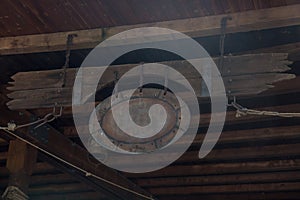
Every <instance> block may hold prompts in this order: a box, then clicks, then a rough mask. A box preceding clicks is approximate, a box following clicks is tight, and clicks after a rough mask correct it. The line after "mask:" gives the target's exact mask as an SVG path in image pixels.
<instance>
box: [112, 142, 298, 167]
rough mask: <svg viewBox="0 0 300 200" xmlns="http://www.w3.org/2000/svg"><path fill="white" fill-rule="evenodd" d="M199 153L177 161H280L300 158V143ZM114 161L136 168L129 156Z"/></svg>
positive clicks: (147, 162) (152, 161) (164, 155)
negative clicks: (199, 155)
mask: <svg viewBox="0 0 300 200" xmlns="http://www.w3.org/2000/svg"><path fill="white" fill-rule="evenodd" d="M176 153H177V152H173V151H172V152H164V153H161V154H157V157H159V159H157V157H156V158H153V159H147V160H144V161H143V163H142V165H141V166H140V167H143V166H145V167H149V166H152V165H157V164H159V163H160V160H164V159H166V158H167V157H170V156H173V155H175V154H176ZM198 154H199V152H198V151H188V152H185V153H184V154H183V155H182V156H181V157H180V158H179V159H178V160H177V161H176V163H177V164H183V163H184V164H188V163H203V162H229V161H230V162H232V161H239V160H243V161H245V160H257V159H261V160H262V159H275V158H277V159H279V158H288V157H299V155H300V143H297V144H280V145H268V146H261V145H259V146H249V147H236V148H226V149H213V150H212V151H211V152H210V153H209V154H208V155H207V156H206V157H205V158H202V159H199V157H198ZM110 159H114V160H115V161H114V164H116V165H118V166H122V167H123V168H125V169H127V170H129V169H130V168H133V167H135V165H133V164H132V161H133V158H132V157H130V156H128V155H123V156H122V159H120V157H117V156H116V157H110Z"/></svg>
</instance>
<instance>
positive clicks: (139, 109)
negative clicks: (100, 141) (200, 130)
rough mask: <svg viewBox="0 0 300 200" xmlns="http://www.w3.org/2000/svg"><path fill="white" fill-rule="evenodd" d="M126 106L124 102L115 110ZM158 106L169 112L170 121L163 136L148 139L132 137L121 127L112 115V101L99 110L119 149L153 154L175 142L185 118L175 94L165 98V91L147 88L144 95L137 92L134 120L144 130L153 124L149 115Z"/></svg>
mask: <svg viewBox="0 0 300 200" xmlns="http://www.w3.org/2000/svg"><path fill="white" fill-rule="evenodd" d="M124 104H125V101H121V102H119V103H118V104H116V105H113V106H115V107H116V109H118V108H117V107H122V106H124ZM154 104H160V105H161V106H163V107H164V108H165V110H166V112H167V120H166V123H165V125H164V127H163V128H162V130H161V131H160V132H159V133H157V134H156V135H154V136H152V137H148V138H138V137H131V136H129V135H128V134H126V133H125V132H123V131H122V130H121V129H120V128H119V127H118V125H117V124H116V122H115V120H114V118H113V114H112V108H111V97H109V98H107V99H105V100H104V101H103V102H101V103H100V104H99V105H98V106H97V108H98V111H97V117H98V120H99V123H100V126H101V127H102V129H103V132H104V134H105V135H106V136H107V137H108V138H109V139H110V140H111V142H112V143H114V144H115V145H117V146H118V147H119V148H121V149H124V150H126V151H130V152H151V151H154V150H155V149H158V148H163V147H164V146H165V145H167V144H168V143H169V142H170V141H171V140H172V139H173V138H174V136H175V135H176V133H177V130H178V127H179V124H180V115H181V114H180V112H181V111H180V108H179V102H178V101H177V99H176V96H175V95H174V94H173V93H171V92H167V93H166V94H164V90H161V89H149V88H144V89H143V90H142V92H141V93H140V92H139V91H136V92H135V93H134V95H133V96H132V97H131V100H130V102H129V105H130V114H131V117H132V120H133V121H134V122H135V123H136V124H138V125H140V126H145V125H147V124H149V123H150V118H149V116H148V112H149V109H150V107H151V106H152V105H154ZM104 145H105V144H104Z"/></svg>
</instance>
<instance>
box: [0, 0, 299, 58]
mask: <svg viewBox="0 0 300 200" xmlns="http://www.w3.org/2000/svg"><path fill="white" fill-rule="evenodd" d="M299 10H300V5H292V6H283V7H274V8H267V9H261V10H253V11H246V12H240V13H232V14H230V16H231V18H232V20H230V21H228V24H227V26H226V32H227V33H235V32H247V31H254V30H262V29H270V28H277V27H286V26H293V25H300V12H299ZM226 16H228V15H216V16H205V17H198V18H190V19H180V20H172V21H164V22H156V23H147V24H138V25H128V26H117V27H110V28H98V29H90V30H80V31H69V32H58V33H47V34H38V35H26V36H16V37H3V38H0V44H1V47H0V55H10V54H24V53H37V52H50V51H62V50H65V48H66V39H67V36H68V35H69V34H76V35H77V37H76V38H74V41H73V45H72V47H71V48H72V49H89V48H94V47H95V46H96V45H97V44H99V43H100V42H101V41H103V40H104V39H106V38H108V37H110V36H113V35H115V34H117V33H119V32H122V31H125V30H129V29H133V28H140V27H162V28H169V29H173V30H176V31H179V32H182V33H185V34H187V35H188V36H190V37H203V36H211V35H218V34H220V22H221V19H222V18H224V17H226ZM152 36H156V37H157V36H160V35H159V34H158V35H152ZM158 38H160V37H158ZM127 39H130V38H127ZM131 39H134V40H133V42H137V41H138V40H137V38H131ZM141 39H142V42H145V38H141Z"/></svg>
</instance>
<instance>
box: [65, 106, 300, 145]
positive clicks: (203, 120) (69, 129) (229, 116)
mask: <svg viewBox="0 0 300 200" xmlns="http://www.w3.org/2000/svg"><path fill="white" fill-rule="evenodd" d="M255 109H257V110H265V111H274V112H275V111H276V112H299V111H300V104H288V105H275V106H267V107H259V108H255ZM65 114H66V115H69V116H72V111H71V110H67V111H66V112H65ZM76 114H81V115H82V116H83V117H84V116H86V117H89V116H87V113H84V110H83V112H82V113H76ZM210 119H211V114H210V113H202V114H200V123H199V124H195V125H197V126H198V125H199V127H207V126H208V125H209V123H210ZM273 119H277V117H270V116H256V115H247V116H242V117H236V111H227V112H226V121H225V125H233V124H242V123H250V122H263V121H268V120H273ZM63 128H64V133H65V134H66V135H67V136H69V137H77V136H78V133H77V129H76V128H75V127H74V126H73V125H72V126H65V127H63ZM77 128H78V130H79V131H80V130H88V129H87V127H86V125H81V126H78V127H77ZM278 130H280V129H278ZM295 134H296V132H295ZM199 137H201V136H199ZM199 139H200V140H201V138H199Z"/></svg>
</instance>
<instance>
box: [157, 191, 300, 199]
mask: <svg viewBox="0 0 300 200" xmlns="http://www.w3.org/2000/svg"><path fill="white" fill-rule="evenodd" d="M299 195H300V192H299V191H285V192H250V193H232V194H194V195H192V194H191V195H164V196H160V197H159V199H160V200H199V199H207V200H215V199H231V200H241V199H247V200H266V199H272V200H298V196H299Z"/></svg>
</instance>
